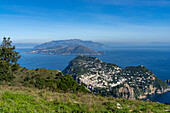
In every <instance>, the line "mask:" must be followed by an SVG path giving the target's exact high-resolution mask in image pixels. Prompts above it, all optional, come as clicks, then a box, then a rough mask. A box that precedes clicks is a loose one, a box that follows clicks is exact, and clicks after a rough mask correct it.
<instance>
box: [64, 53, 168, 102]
mask: <svg viewBox="0 0 170 113" xmlns="http://www.w3.org/2000/svg"><path fill="white" fill-rule="evenodd" d="M63 73H68V74H70V75H72V76H73V78H74V79H76V80H77V82H79V83H80V84H81V83H84V84H86V85H87V87H88V88H89V89H90V90H91V91H92V92H93V93H100V94H101V95H103V96H114V97H118V98H130V99H137V98H144V97H146V95H147V94H154V93H158V94H161V93H164V92H167V91H168V90H169V89H168V85H167V84H166V83H165V82H163V81H161V80H160V79H159V78H157V77H156V76H155V75H154V73H153V72H152V71H150V70H148V69H147V68H146V67H145V66H143V65H140V66H137V67H135V66H131V67H126V68H125V69H123V68H120V67H119V66H117V65H115V64H110V63H105V62H102V61H101V60H99V59H97V58H96V57H86V56H82V55H81V56H78V57H76V58H75V59H73V60H72V61H71V62H70V63H69V65H68V66H67V67H66V68H65V69H64V70H63Z"/></svg>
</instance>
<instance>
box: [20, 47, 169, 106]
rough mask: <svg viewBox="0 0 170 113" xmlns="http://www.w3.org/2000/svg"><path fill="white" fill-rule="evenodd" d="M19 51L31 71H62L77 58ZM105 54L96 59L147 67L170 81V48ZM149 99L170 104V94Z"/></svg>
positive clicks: (128, 49) (129, 49) (122, 49)
mask: <svg viewBox="0 0 170 113" xmlns="http://www.w3.org/2000/svg"><path fill="white" fill-rule="evenodd" d="M17 51H19V52H20V54H21V59H20V60H19V63H20V65H21V66H23V67H26V68H29V69H36V68H47V69H52V70H54V69H57V70H61V71H62V70H63V69H64V68H65V67H66V66H67V65H68V64H69V61H71V60H72V59H74V58H75V57H76V56H75V55H71V56H63V55H44V54H31V53H22V51H25V50H21V49H18V50H17ZM105 52H106V53H105V54H104V55H101V56H96V57H98V58H99V59H101V60H102V61H104V62H108V63H114V64H117V65H118V66H120V67H122V68H124V67H126V66H138V65H145V66H146V67H147V68H148V69H150V70H152V71H153V72H154V73H155V75H156V76H157V77H158V78H160V79H161V80H163V81H164V80H166V79H170V71H169V70H170V47H159V48H158V47H157V48H155V47H145V48H144V47H135V48H134V47H133V48H132V47H114V48H112V49H107V50H105ZM148 98H149V99H151V100H153V101H158V102H161V103H170V92H168V93H165V94H162V95H152V96H149V97H148Z"/></svg>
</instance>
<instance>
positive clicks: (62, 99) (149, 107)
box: [0, 85, 170, 113]
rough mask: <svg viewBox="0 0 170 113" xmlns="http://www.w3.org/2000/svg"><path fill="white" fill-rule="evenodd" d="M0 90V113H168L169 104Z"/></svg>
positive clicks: (22, 90) (5, 86)
mask: <svg viewBox="0 0 170 113" xmlns="http://www.w3.org/2000/svg"><path fill="white" fill-rule="evenodd" d="M0 89H1V90H0V112H2V113H7V112H8V113H9V112H10V113H16V112H20V113H26V112H27V113H29V112H31V113H33V112H34V113H35V112H38V113H44V112H47V113H54V112H65V113H70V112H75V113H79V112H85V113H87V112H99V113H100V112H102V113H103V112H105V113H107V112H115V113H128V112H135V113H146V112H147V113H166V112H168V111H169V110H170V105H166V104H160V103H157V102H150V101H141V100H126V99H115V98H112V97H101V96H95V95H92V94H83V93H77V94H73V93H57V92H50V91H47V90H38V89H36V88H26V87H16V86H7V85H1V86H0Z"/></svg>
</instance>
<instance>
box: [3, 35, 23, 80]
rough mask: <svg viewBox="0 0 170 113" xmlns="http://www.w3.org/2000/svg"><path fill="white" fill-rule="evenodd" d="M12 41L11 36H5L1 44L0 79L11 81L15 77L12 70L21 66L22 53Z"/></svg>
mask: <svg viewBox="0 0 170 113" xmlns="http://www.w3.org/2000/svg"><path fill="white" fill-rule="evenodd" d="M11 43H12V41H10V38H6V37H4V38H3V41H2V44H1V45H0V81H11V80H12V79H13V78H14V76H13V74H12V72H13V71H15V70H17V69H18V67H19V64H18V63H17V61H18V59H19V58H20V55H19V53H18V52H16V51H14V50H15V46H12V45H11Z"/></svg>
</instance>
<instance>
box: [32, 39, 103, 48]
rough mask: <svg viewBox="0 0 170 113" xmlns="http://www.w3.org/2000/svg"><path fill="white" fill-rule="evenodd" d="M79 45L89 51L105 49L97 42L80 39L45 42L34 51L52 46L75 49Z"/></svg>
mask: <svg viewBox="0 0 170 113" xmlns="http://www.w3.org/2000/svg"><path fill="white" fill-rule="evenodd" d="M79 45H83V46H86V47H88V48H90V49H99V48H104V47H105V45H104V44H101V43H98V42H93V41H83V40H80V39H70V40H58V41H51V42H46V43H43V44H40V45H37V46H35V49H43V48H47V47H54V46H74V47H76V46H79Z"/></svg>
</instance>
